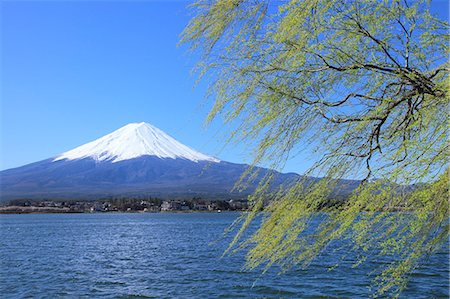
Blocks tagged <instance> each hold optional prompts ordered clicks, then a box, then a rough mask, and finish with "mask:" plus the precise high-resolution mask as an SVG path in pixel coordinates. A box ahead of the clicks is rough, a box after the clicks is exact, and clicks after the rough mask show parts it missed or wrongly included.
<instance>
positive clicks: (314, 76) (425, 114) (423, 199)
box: [181, 0, 449, 296]
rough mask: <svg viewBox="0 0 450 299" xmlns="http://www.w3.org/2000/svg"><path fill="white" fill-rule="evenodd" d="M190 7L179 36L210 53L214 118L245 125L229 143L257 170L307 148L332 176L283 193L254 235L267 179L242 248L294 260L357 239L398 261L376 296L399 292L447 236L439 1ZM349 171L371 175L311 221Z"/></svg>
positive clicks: (242, 2) (306, 0) (207, 69)
mask: <svg viewBox="0 0 450 299" xmlns="http://www.w3.org/2000/svg"><path fill="white" fill-rule="evenodd" d="M192 8H193V11H194V16H193V18H192V20H191V22H190V23H189V25H188V26H187V27H186V29H185V31H184V32H183V35H182V40H181V42H182V43H189V44H190V46H191V48H192V49H193V50H198V51H200V53H201V54H202V59H201V61H200V63H199V70H200V74H201V76H204V75H209V76H210V79H211V80H212V82H213V83H212V84H211V86H210V90H209V93H208V96H209V97H212V98H213V99H214V107H213V108H212V110H211V112H210V114H209V117H208V121H212V120H213V119H215V118H217V117H223V119H224V120H225V122H227V123H233V124H237V125H238V126H237V129H235V130H234V131H233V132H232V133H231V135H230V140H233V141H249V142H250V143H251V144H256V146H255V159H254V164H255V165H257V164H261V163H269V165H270V166H271V167H274V168H278V169H281V168H282V167H283V165H284V163H285V161H286V160H287V159H288V158H289V157H290V156H291V155H293V154H294V155H295V154H296V153H297V151H298V150H300V149H302V148H308V149H310V150H312V151H313V153H314V155H315V156H316V157H318V158H319V159H318V160H317V162H316V163H315V165H314V166H313V167H312V168H311V169H310V171H309V172H308V173H307V174H310V175H319V176H323V179H322V180H321V181H319V182H318V183H316V184H307V183H305V182H304V181H299V182H298V183H297V184H295V185H294V186H292V187H290V188H288V189H286V190H280V191H279V192H277V193H275V194H271V195H270V196H271V197H272V198H274V200H273V201H272V203H271V204H270V205H269V206H267V207H266V208H264V209H263V211H264V212H269V213H265V214H264V215H265V216H264V220H263V222H262V224H261V225H260V227H259V230H258V231H257V232H256V233H254V234H253V235H252V236H251V237H249V238H242V237H243V235H244V232H245V230H246V229H247V228H248V226H249V225H250V223H252V221H253V220H254V219H255V217H256V216H257V215H258V214H259V211H260V210H261V209H262V208H263V202H262V198H266V197H267V192H268V191H269V185H270V180H271V177H270V176H267V177H266V178H265V179H264V180H263V181H261V183H260V188H259V189H258V190H257V191H256V192H255V193H254V194H253V195H252V196H251V197H250V200H251V202H252V204H253V211H252V212H250V213H248V214H247V215H246V216H245V217H244V218H242V219H241V222H240V224H241V226H240V229H239V231H238V233H237V235H236V237H235V239H234V241H233V243H232V244H231V246H230V249H232V248H241V247H242V246H245V247H250V249H249V253H248V255H247V265H248V266H249V267H257V266H261V265H264V266H265V267H270V266H271V265H273V264H281V265H282V266H283V267H284V268H286V269H287V268H289V267H291V266H293V265H300V266H304V267H306V266H308V264H309V263H310V262H311V261H312V260H313V259H314V258H315V257H317V255H318V254H320V252H322V251H323V250H325V249H326V248H327V246H329V245H330V244H331V243H332V242H333V241H335V240H342V239H349V242H348V244H350V245H349V246H350V247H351V248H350V249H352V250H356V251H357V252H359V253H361V259H360V260H359V261H358V262H357V264H358V263H360V262H363V261H364V259H365V257H364V256H367V255H369V254H371V255H373V254H380V255H390V256H392V257H395V259H393V261H392V263H390V264H388V265H387V266H385V267H384V268H383V269H381V270H380V271H381V272H380V273H381V274H380V275H379V276H378V277H377V278H376V279H375V283H376V287H375V289H374V294H375V295H381V294H390V295H392V296H397V295H398V294H399V293H400V292H401V291H402V290H403V289H404V287H405V286H406V283H407V278H408V273H410V272H411V270H412V269H413V268H414V267H416V266H417V265H418V264H419V262H420V260H421V258H422V257H423V256H424V255H427V254H429V253H431V252H433V251H434V250H437V249H439V248H441V246H442V245H443V244H444V243H445V242H446V240H447V238H448V228H449V227H448V224H449V220H448V219H449V210H448V209H449V199H448V198H449V193H448V185H449V182H448V178H449V172H448V170H447V169H448V164H447V161H448V135H447V131H448V119H447V118H448V91H449V84H448V83H449V82H448V75H449V64H448V50H449V49H448V46H449V35H448V29H449V26H448V23H447V22H446V21H443V20H440V19H438V18H436V17H434V16H433V15H432V14H431V13H430V9H429V2H428V1H407V0H392V1H372V0H355V1H344V0H322V1H317V0H302V1H299V0H291V1H285V2H277V1H274V2H272V1H251V0H217V1H209V0H205V1H203V0H200V1H197V2H196V3H194V4H193V5H192ZM247 174H248V175H250V174H251V171H249V173H247ZM349 177H360V178H361V179H362V184H361V185H360V187H359V188H358V189H357V190H355V191H354V192H353V193H352V194H351V196H350V198H349V199H348V200H347V201H346V202H345V204H344V205H338V208H337V207H336V206H333V207H329V208H328V209H327V210H326V211H325V212H326V217H323V220H322V221H321V224H320V225H319V226H318V227H315V228H314V229H313V228H312V227H311V225H310V224H311V219H312V218H313V217H317V213H316V211H317V209H318V205H319V204H320V203H323V201H324V199H327V198H330V197H332V195H333V191H335V189H336V187H337V182H338V179H341V178H349ZM393 210H401V211H403V212H401V213H399V212H397V213H393V212H392V211H393ZM348 249H349V248H345V249H342V252H343V253H344V252H346V251H347V250H348ZM364 253H366V254H364Z"/></svg>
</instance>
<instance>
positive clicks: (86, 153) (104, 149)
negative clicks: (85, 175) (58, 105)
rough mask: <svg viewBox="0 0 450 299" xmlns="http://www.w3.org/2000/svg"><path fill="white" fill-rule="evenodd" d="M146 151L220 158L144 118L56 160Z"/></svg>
mask: <svg viewBox="0 0 450 299" xmlns="http://www.w3.org/2000/svg"><path fill="white" fill-rule="evenodd" d="M145 155H149V156H156V157H158V158H171V159H177V158H180V159H187V160H191V161H194V162H198V161H210V162H220V160H218V159H216V158H213V157H210V156H207V155H205V154H202V153H199V152H197V151H195V150H193V149H191V148H190V147H188V146H186V145H184V144H181V143H180V142H178V141H176V140H175V139H174V138H172V137H170V136H169V135H167V134H166V133H164V132H163V131H161V130H160V129H158V128H156V127H154V126H152V125H150V124H148V123H144V122H141V123H131V124H128V125H126V126H124V127H122V128H120V129H118V130H116V131H114V132H112V133H110V134H108V135H105V136H103V137H101V138H99V139H97V140H94V141H92V142H89V143H86V144H84V145H82V146H79V147H77V148H75V149H73V150H70V151H68V152H65V153H62V154H61V155H59V156H57V157H56V158H55V159H54V160H53V161H58V160H63V159H68V160H75V159H83V158H93V159H95V160H96V161H111V162H118V161H123V160H128V159H133V158H137V157H141V156H145Z"/></svg>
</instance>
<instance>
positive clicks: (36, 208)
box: [0, 196, 248, 213]
mask: <svg viewBox="0 0 450 299" xmlns="http://www.w3.org/2000/svg"><path fill="white" fill-rule="evenodd" d="M247 208H248V203H247V200H246V199H238V200H236V199H229V200H208V199H203V198H201V197H192V198H189V199H185V200H169V199H161V198H157V197H151V196H149V197H143V198H142V197H120V198H104V199H98V200H80V199H70V200H67V199H64V200H57V199H56V200H50V199H42V200H36V199H15V200H11V201H9V202H8V203H7V204H5V205H4V206H3V207H1V208H0V212H3V213H26V212H56V213H57V212H69V213H70V212H72V213H86V212H138V211H139V212H160V211H163V212H164V211H242V210H246V209H247Z"/></svg>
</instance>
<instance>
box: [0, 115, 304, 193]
mask: <svg viewBox="0 0 450 299" xmlns="http://www.w3.org/2000/svg"><path fill="white" fill-rule="evenodd" d="M247 168H248V165H245V164H235V163H230V162H226V161H221V160H219V159H217V158H215V157H212V156H208V155H206V154H203V153H200V152H198V151H196V150H194V149H192V148H190V147H188V146H186V145H183V144H181V143H180V142H178V141H177V140H175V139H174V138H172V137H171V136H169V135H168V134H166V133H164V132H163V131H161V130H160V129H158V128H156V127H154V126H152V125H150V124H147V123H131V124H128V125H126V126H124V127H122V128H120V129H118V130H116V131H114V132H112V133H110V134H108V135H106V136H104V137H101V138H99V139H97V140H94V141H92V142H89V143H86V144H84V145H81V146H79V147H77V148H75V149H73V150H70V151H67V152H65V153H62V154H60V155H58V156H56V157H52V158H49V159H46V160H43V161H39V162H36V163H32V164H28V165H25V166H21V167H18V168H13V169H8V170H4V171H1V172H0V183H1V185H0V188H1V189H0V190H1V193H0V201H7V200H11V199H19V198H30V199H65V198H67V199H68V198H70V199H79V198H82V199H97V198H105V197H111V196H143V195H145V196H157V197H162V198H169V197H171V198H192V197H193V196H203V197H208V198H211V199H220V198H230V197H236V196H239V197H244V196H245V195H246V194H248V193H249V192H251V191H253V190H254V188H255V187H256V184H257V180H256V181H255V183H252V184H250V185H249V188H248V189H246V192H247V193H245V192H244V193H238V192H237V191H236V192H232V189H233V186H234V184H235V183H236V181H237V180H238V179H239V178H240V176H241V174H242V173H243V172H244V171H246V170H247ZM259 170H260V171H259V177H262V176H263V175H265V174H266V173H267V172H268V171H271V170H268V169H264V168H259ZM298 178H299V175H297V174H294V173H289V174H282V173H278V172H277V173H276V179H275V181H274V184H277V185H279V184H282V183H286V182H290V181H293V180H296V179H298Z"/></svg>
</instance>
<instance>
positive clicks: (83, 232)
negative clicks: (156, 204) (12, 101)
mask: <svg viewBox="0 0 450 299" xmlns="http://www.w3.org/2000/svg"><path fill="white" fill-rule="evenodd" d="M237 216H238V214H237V213H220V214H218V213H187V214H175V213H174V214H171V213H158V214H42V215H0V225H1V230H0V294H1V295H0V297H1V298H58V297H59V298H88V297H89V298H91V297H95V298H367V297H369V296H370V291H369V289H368V286H369V285H370V280H371V277H369V276H368V274H369V273H370V272H371V271H372V270H373V269H371V268H370V267H371V264H370V263H368V264H365V265H364V266H362V267H358V268H351V265H352V261H351V260H350V261H349V260H347V261H343V262H342V265H341V266H339V267H338V268H336V269H334V270H332V271H326V267H327V265H331V264H333V263H334V262H336V261H335V260H334V259H335V258H334V257H333V256H332V255H331V254H329V255H328V256H325V257H323V258H320V259H319V260H318V261H316V262H314V263H313V264H312V265H311V267H310V268H309V269H308V270H296V271H291V272H289V273H287V274H283V275H277V273H278V271H277V269H273V270H270V271H269V272H268V273H266V274H265V275H262V274H261V271H250V272H249V271H243V270H242V266H243V253H241V254H236V255H232V256H227V257H224V258H220V256H221V254H222V252H223V250H224V248H226V246H227V245H228V242H229V238H225V239H222V240H218V239H219V237H220V236H221V234H222V232H223V230H224V229H225V228H226V227H227V226H228V225H230V224H231V222H232V221H233V220H234V219H235V218H236V217H237ZM215 241H217V242H215ZM448 269H449V262H448V254H447V253H445V251H444V250H443V252H442V253H439V254H436V255H434V256H432V257H431V258H429V259H428V260H427V261H426V262H425V264H424V266H423V267H421V268H420V269H417V270H416V272H415V273H414V275H413V279H412V282H411V283H410V285H409V287H408V289H407V290H406V291H405V292H404V293H403V294H402V296H401V297H402V298H448V292H449V290H448V285H449V280H448V279H449V270H448Z"/></svg>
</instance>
